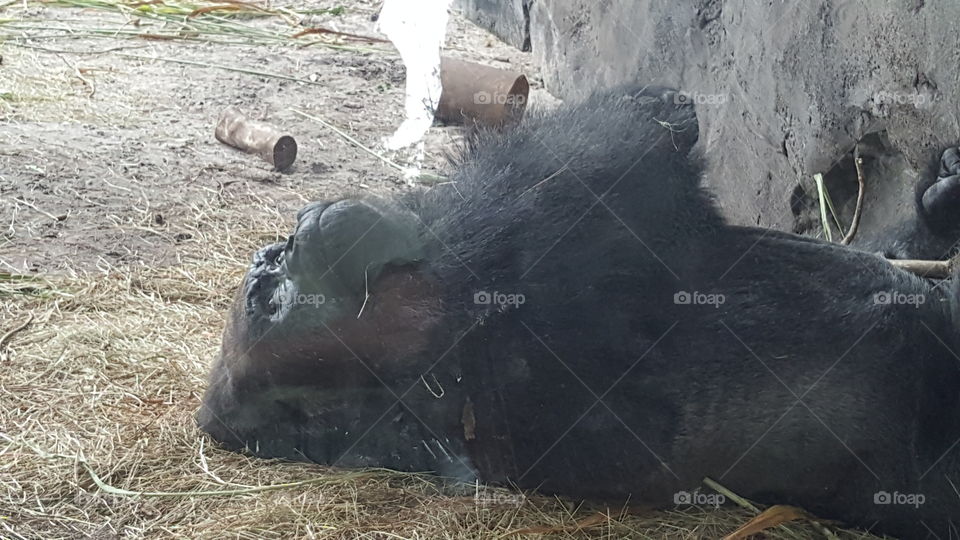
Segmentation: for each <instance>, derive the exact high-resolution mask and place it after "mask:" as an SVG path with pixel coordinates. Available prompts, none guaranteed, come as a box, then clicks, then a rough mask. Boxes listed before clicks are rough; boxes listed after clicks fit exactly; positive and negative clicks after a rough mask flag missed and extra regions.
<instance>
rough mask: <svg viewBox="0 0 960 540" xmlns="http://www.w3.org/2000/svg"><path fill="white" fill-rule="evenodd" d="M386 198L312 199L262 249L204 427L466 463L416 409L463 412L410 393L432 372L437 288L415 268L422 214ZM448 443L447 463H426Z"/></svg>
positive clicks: (255, 444)
mask: <svg viewBox="0 0 960 540" xmlns="http://www.w3.org/2000/svg"><path fill="white" fill-rule="evenodd" d="M379 204H381V203H379V201H370V200H365V201H357V200H351V199H345V200H340V201H338V202H333V203H326V202H325V203H314V204H311V205H309V206H307V207H306V208H304V209H303V210H301V211H300V212H299V214H298V215H297V226H296V229H295V230H294V233H293V234H292V235H291V236H290V237H289V238H288V239H287V241H286V242H285V243H278V244H274V245H270V246H268V247H266V248H263V249H262V250H260V251H258V252H257V253H256V254H255V255H254V256H253V263H252V265H251V267H250V269H249V271H248V273H247V276H246V278H245V280H244V283H243V285H242V286H241V287H240V289H239V290H238V292H237V296H236V298H235V301H234V306H233V309H232V310H231V313H230V315H229V318H228V323H227V328H226V331H225V334H224V339H223V347H222V351H221V357H220V359H219V361H218V362H217V363H216V365H215V366H214V370H213V372H212V373H211V384H210V387H209V390H208V392H207V395H206V396H205V398H204V406H203V408H202V409H201V410H200V412H199V414H198V421H199V423H200V426H201V427H202V428H203V429H204V430H205V431H207V432H209V433H211V434H212V435H214V436H215V437H216V438H217V439H219V440H221V441H223V442H224V443H226V444H227V445H228V446H232V447H234V448H242V447H244V446H246V447H249V448H250V449H251V450H253V451H254V452H256V453H258V454H260V455H266V456H278V457H289V458H294V459H304V458H307V459H310V460H313V461H317V462H320V463H329V464H342V465H346V466H378V467H390V466H392V467H395V468H397V467H402V468H409V469H419V470H438V469H440V470H444V471H445V472H447V473H448V474H453V475H456V476H461V477H462V476H464V475H465V471H464V470H463V469H464V467H463V466H460V465H459V463H458V462H459V460H455V459H452V456H453V452H456V450H453V449H451V448H449V446H450V444H451V443H449V441H448V438H447V437H445V436H443V435H441V434H439V433H434V432H432V431H431V429H430V428H426V427H425V426H424V425H423V423H424V421H423V420H421V419H420V418H421V415H427V416H429V417H430V419H431V421H430V422H428V423H429V424H430V425H434V426H436V425H438V424H436V423H435V422H436V420H435V418H436V417H438V416H440V417H444V416H450V417H451V418H453V417H454V416H455V412H454V411H445V410H443V409H442V408H439V409H438V408H437V407H436V406H435V405H434V406H433V407H431V408H430V410H427V411H424V412H421V413H419V414H418V412H416V411H412V410H411V409H410V407H411V406H413V407H414V408H415V407H416V400H412V401H411V400H409V399H408V400H403V401H401V399H400V398H401V394H402V393H403V392H404V391H405V390H406V389H407V386H405V384H406V383H408V381H409V379H410V378H411V376H412V375H418V374H419V373H421V372H422V371H421V369H422V367H421V366H420V364H422V363H423V361H422V360H421V359H422V358H423V351H424V349H425V348H426V342H427V339H428V337H429V336H430V335H431V332H432V331H433V330H435V327H436V326H437V324H438V322H439V320H440V309H439V308H440V305H439V302H438V300H437V298H438V297H439V294H438V293H437V291H436V290H435V285H434V284H433V283H432V281H431V279H430V277H429V276H426V275H424V274H423V273H422V272H421V271H420V270H419V266H420V263H421V262H422V261H423V259H424V257H425V250H426V244H425V242H424V241H423V237H422V235H421V233H420V230H419V223H418V221H417V219H416V217H415V216H414V215H413V214H411V213H409V212H407V211H402V210H399V209H396V208H392V207H389V206H387V204H386V203H382V204H383V207H378V205H379ZM447 413H449V414H447ZM442 424H443V422H442V421H440V424H439V425H442ZM370 431H374V432H375V434H374V435H375V436H369V437H368V436H365V435H366V434H367V433H368V432H370ZM445 453H446V454H449V456H448V457H450V458H451V459H447V460H446V461H448V462H450V463H441V464H439V466H438V465H437V464H436V463H430V461H432V460H433V459H434V458H435V457H436V456H437V455H438V454H439V455H444V454H445ZM451 466H452V468H451Z"/></svg>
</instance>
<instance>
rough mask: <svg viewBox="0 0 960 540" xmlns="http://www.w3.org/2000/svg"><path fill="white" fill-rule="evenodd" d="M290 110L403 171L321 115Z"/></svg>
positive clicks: (396, 164) (397, 165)
mask: <svg viewBox="0 0 960 540" xmlns="http://www.w3.org/2000/svg"><path fill="white" fill-rule="evenodd" d="M290 110H291V111H293V112H295V113H297V114H299V115H300V116H303V117H305V118H309V119H310V120H313V121H314V122H319V123H320V125H322V126H323V127H325V128H327V129H329V130H330V131H333V132H334V133H336V134H337V135H339V136H341V137H343V138H344V139H346V141H347V142H349V143H350V144H352V145H354V146H356V147H357V148H359V149H361V150H363V151H364V152H366V153H368V154H370V155H371V156H373V157H375V158H377V159H379V160H380V161H382V162H384V163H386V164H387V165H389V166H390V167H393V168H394V169H396V170H398V171H400V172H403V167H401V166H400V165H399V164H398V163H395V162H393V161H390V160H389V159H387V158H386V157H384V156H381V155H380V154H378V153H377V152H374V151H373V150H371V149H370V148H368V147H366V146H365V145H364V144H363V143H362V142H360V141H358V140H356V139H354V138H353V137H351V136H350V135H349V134H348V133H345V132H343V131H341V130H340V129H339V128H337V127H336V126H334V125H333V124H331V123H329V122H327V121H326V120H324V119H323V118H320V117H319V116H313V115H312V114H308V113H305V112H303V111H301V110H299V109H290Z"/></svg>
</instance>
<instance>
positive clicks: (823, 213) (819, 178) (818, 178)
mask: <svg viewBox="0 0 960 540" xmlns="http://www.w3.org/2000/svg"><path fill="white" fill-rule="evenodd" d="M813 180H814V181H815V182H816V183H817V196H818V197H819V199H820V223H821V224H822V225H823V237H824V238H826V239H827V242H833V233H831V232H830V222H829V221H827V201H826V200H825V199H824V195H823V191H824V190H825V189H826V187H824V185H823V175H822V174H820V173H817V174H815V175H813Z"/></svg>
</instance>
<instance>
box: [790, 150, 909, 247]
mask: <svg viewBox="0 0 960 540" xmlns="http://www.w3.org/2000/svg"><path fill="white" fill-rule="evenodd" d="M860 157H861V158H862V159H863V176H864V184H865V186H866V189H865V192H864V198H863V210H862V215H861V218H860V227H859V229H858V231H857V235H856V239H855V241H854V245H856V244H857V243H859V242H865V241H869V240H873V239H877V238H878V237H879V235H881V234H882V233H883V231H884V228H885V227H887V226H889V225H890V224H893V223H896V222H899V221H901V220H902V219H905V218H907V217H909V216H912V215H913V212H914V208H913V200H914V197H913V187H914V185H916V182H917V179H918V172H917V171H916V170H915V169H914V168H913V167H911V166H910V164H909V163H908V162H907V159H906V157H905V156H904V155H903V153H902V152H900V151H899V150H898V149H897V148H896V147H894V146H893V145H892V144H891V143H890V141H889V139H888V137H887V135H886V132H879V133H873V134H870V135H867V136H866V137H864V138H863V140H862V141H861V142H860ZM823 183H824V186H825V188H826V192H827V193H828V194H829V196H830V199H831V200H832V201H833V208H834V210H835V211H836V217H837V219H838V220H839V221H840V225H841V226H842V230H840V229H838V228H837V224H836V221H834V218H833V215H832V214H831V213H830V211H829V208H828V209H827V220H828V222H829V224H830V227H831V232H832V234H833V240H834V241H836V242H839V241H840V240H841V239H842V238H843V236H844V235H845V234H846V233H847V231H848V230H849V229H850V225H851V223H852V222H853V214H854V212H855V210H856V205H857V185H858V183H857V170H856V166H855V165H854V163H853V149H852V148H851V149H850V151H849V152H847V153H846V154H844V155H843V156H842V157H840V158H839V159H838V160H837V161H836V164H835V165H834V166H833V167H832V168H831V169H830V170H829V171H826V172H825V173H823ZM790 210H791V211H792V212H793V220H794V221H793V230H794V232H796V233H799V234H805V235H808V236H816V237H818V238H823V237H824V233H823V227H822V225H821V220H820V202H819V195H818V193H817V184H816V181H815V180H814V179H813V175H812V174H811V175H809V176H807V177H805V178H803V179H802V180H801V182H800V184H799V185H797V186H796V187H795V188H794V190H793V192H792V193H791V195H790Z"/></svg>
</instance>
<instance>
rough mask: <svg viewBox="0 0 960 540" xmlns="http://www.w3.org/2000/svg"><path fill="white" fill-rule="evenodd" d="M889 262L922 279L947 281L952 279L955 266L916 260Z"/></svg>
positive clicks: (892, 260) (947, 263)
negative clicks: (949, 278)
mask: <svg viewBox="0 0 960 540" xmlns="http://www.w3.org/2000/svg"><path fill="white" fill-rule="evenodd" d="M887 262H889V263H890V264H892V265H893V266H896V267H897V268H899V269H901V270H906V271H907V272H910V273H912V274H916V275H918V276H920V277H929V278H935V279H946V278H948V277H950V273H951V270H953V265H952V264H951V261H922V260H915V259H887Z"/></svg>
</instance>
